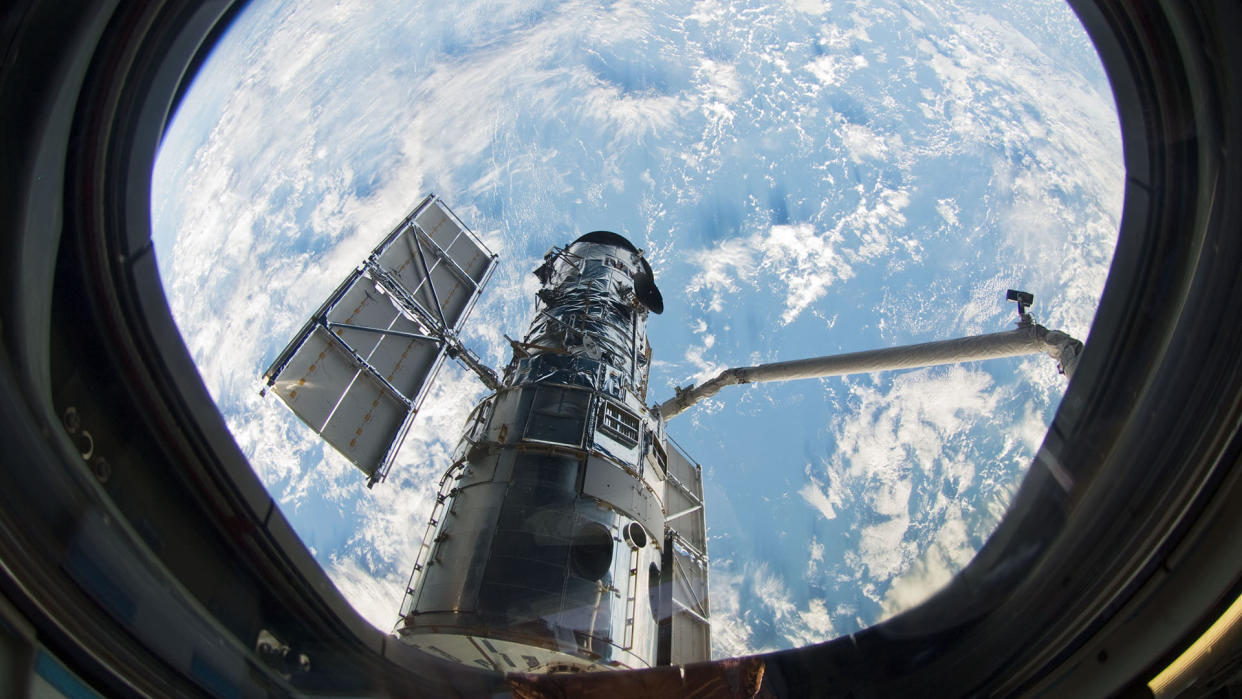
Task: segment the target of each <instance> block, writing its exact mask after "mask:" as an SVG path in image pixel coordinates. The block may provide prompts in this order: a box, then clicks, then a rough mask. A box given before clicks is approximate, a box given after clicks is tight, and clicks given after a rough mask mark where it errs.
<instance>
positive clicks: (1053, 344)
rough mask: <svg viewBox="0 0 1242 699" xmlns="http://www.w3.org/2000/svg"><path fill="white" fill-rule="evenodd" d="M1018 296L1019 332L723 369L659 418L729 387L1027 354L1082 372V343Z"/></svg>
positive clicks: (682, 392)
mask: <svg viewBox="0 0 1242 699" xmlns="http://www.w3.org/2000/svg"><path fill="white" fill-rule="evenodd" d="M1019 293H1023V294H1024V295H1023V296H1022V297H1021V298H1020V299H1014V298H1011V299H1010V300H1018V301H1019V309H1020V312H1019V321H1018V328H1017V329H1016V330H1010V331H1007V332H1000V333H991V334H988V335H978V336H975V337H963V338H959V339H956V340H942V341H939V342H925V343H923V344H918V345H907V346H905V347H888V348H885V349H878V350H868V351H866V352H851V353H849V354H837V355H829V356H826V357H812V358H810V359H797V360H794V361H789V362H774V363H772V364H760V365H758V366H750V367H737V368H733V369H725V370H724V371H722V372H721V373H720V374H718V375H717V376H716V377H715V378H713V379H710V380H708V381H706V382H704V383H702V384H700V385H698V386H693V387H690V388H685V389H681V388H679V389H676V390H677V395H675V396H674V397H672V398H670V399H669V400H666V401H664V402H663V403H661V404H660V406H659V411H660V415H662V416H663V417H664V419H665V420H668V419H671V418H673V417H674V416H676V415H680V414H681V413H683V412H685V411H686V410H687V409H689V408H690V407H691V406H693V405H694V404H695V403H698V402H699V401H701V400H703V399H705V398H710V397H711V396H714V395H716V394H717V393H719V392H720V389H722V388H724V387H725V386H735V385H738V384H745V383H761V382H766V381H790V380H793V379H811V378H821V377H825V376H844V375H847V374H864V373H869V372H873V371H891V370H893V369H914V368H917V367H925V366H936V365H939V364H956V363H958V362H967V361H975V360H982V359H998V358H1001V357H1018V356H1023V355H1028V354H1039V353H1044V354H1047V355H1048V356H1050V357H1052V358H1053V359H1055V360H1057V368H1058V369H1059V370H1060V371H1061V373H1063V374H1065V375H1066V377H1072V376H1073V374H1074V370H1075V369H1076V368H1077V366H1078V356H1079V354H1081V352H1082V348H1083V344H1082V342H1080V341H1078V340H1075V339H1074V338H1072V337H1070V336H1069V335H1068V334H1066V333H1064V332H1062V331H1060V330H1049V329H1048V328H1045V327H1044V326H1042V325H1038V324H1036V323H1035V322H1034V320H1033V319H1032V317H1031V315H1030V314H1029V313H1027V312H1026V308H1025V306H1026V305H1029V304H1030V302H1031V301H1030V298H1031V297H1030V294H1025V292H1019Z"/></svg>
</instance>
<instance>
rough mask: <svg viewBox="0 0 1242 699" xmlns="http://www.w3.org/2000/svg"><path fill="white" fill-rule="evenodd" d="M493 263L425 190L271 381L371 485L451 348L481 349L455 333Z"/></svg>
mask: <svg viewBox="0 0 1242 699" xmlns="http://www.w3.org/2000/svg"><path fill="white" fill-rule="evenodd" d="M495 265H496V256H495V255H493V254H492V253H491V252H489V251H488V249H487V248H486V246H484V245H483V243H482V241H480V240H479V239H478V237H477V236H475V235H474V233H472V232H471V231H470V230H469V229H468V228H467V227H466V226H465V224H463V223H462V222H461V221H460V219H458V218H457V217H456V216H455V215H454V214H453V212H452V211H451V210H449V208H448V207H447V206H445V205H444V204H443V203H442V202H441V201H440V200H439V199H437V198H435V197H432V196H429V197H427V198H426V199H424V200H423V201H422V202H421V203H420V204H419V205H418V206H417V207H415V209H414V211H412V212H411V213H410V215H409V216H407V217H406V218H405V219H404V220H403V221H402V222H401V223H400V224H398V225H397V227H396V228H394V229H393V230H392V232H391V233H389V234H388V235H387V236H386V237H385V238H384V240H383V241H382V242H381V243H380V244H379V245H378V246H376V247H375V249H374V250H373V251H372V253H371V255H370V256H369V257H368V258H367V260H366V261H365V262H363V264H362V265H360V266H359V267H358V268H357V269H356V270H354V271H353V272H352V273H351V274H350V275H349V276H348V277H346V279H345V281H344V282H342V283H341V285H340V286H338V287H337V289H336V291H334V292H333V293H332V294H331V295H330V296H329V297H328V299H327V301H325V302H324V303H323V305H321V306H320V307H319V310H318V311H316V312H315V314H314V315H313V316H312V317H311V318H310V320H308V321H307V322H306V324H305V325H303V327H302V329H301V331H300V332H299V333H298V334H297V335H296V336H295V337H294V338H293V340H292V341H291V342H290V343H289V344H288V345H287V346H286V347H285V349H284V351H282V352H281V353H280V355H279V356H278V357H277V358H276V361H275V362H273V363H272V365H271V367H269V368H268V370H267V372H265V374H264V379H265V380H266V382H267V385H268V386H269V387H271V388H272V390H273V391H274V392H275V393H276V395H278V396H280V398H281V399H282V400H283V401H284V402H285V404H287V405H288V406H289V408H290V409H292V410H293V412H294V414H295V415H297V416H298V417H299V418H300V419H301V420H302V421H303V422H305V423H306V424H307V425H309V426H310V427H311V428H312V429H313V430H315V432H316V433H318V434H319V435H320V436H321V437H323V439H324V441H326V442H327V443H328V444H330V445H332V447H333V448H335V449H336V450H337V451H339V452H341V453H342V454H344V455H345V457H346V458H348V459H349V460H350V461H351V462H353V464H354V465H355V466H357V467H358V468H359V469H360V470H361V471H362V472H363V473H365V474H367V477H368V479H369V480H368V484H369V485H370V484H374V483H375V482H376V481H378V480H382V479H383V478H384V477H385V476H386V475H387V473H388V470H389V469H390V468H391V466H392V460H393V458H394V456H395V455H396V452H397V449H398V448H399V447H400V446H401V442H402V441H403V439H404V437H405V433H406V431H407V430H408V429H409V425H410V421H411V420H412V419H413V418H414V415H415V414H416V413H417V412H418V408H419V406H420V405H421V404H422V400H423V398H424V396H425V395H426V392H427V389H428V387H429V386H430V384H431V382H432V380H433V379H434V378H435V375H436V371H437V370H438V369H439V367H440V364H441V363H442V362H443V361H444V356H445V354H446V353H448V352H449V351H453V354H465V355H468V356H470V357H473V355H470V354H469V353H468V352H465V350H464V348H462V347H461V345H460V342H459V341H458V340H457V332H458V330H460V328H461V326H462V324H463V323H464V322H465V319H466V317H467V316H468V315H469V313H470V310H471V309H472V308H473V306H474V303H475V301H476V300H477V299H478V297H479V293H480V292H481V291H482V288H483V285H484V284H486V282H487V280H488V278H489V277H490V276H491V273H492V270H493V269H494V268H495ZM472 368H473V367H472Z"/></svg>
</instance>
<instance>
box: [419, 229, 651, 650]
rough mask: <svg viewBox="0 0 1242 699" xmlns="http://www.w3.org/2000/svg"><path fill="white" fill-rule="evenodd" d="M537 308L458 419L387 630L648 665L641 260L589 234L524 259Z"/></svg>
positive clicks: (432, 646)
mask: <svg viewBox="0 0 1242 699" xmlns="http://www.w3.org/2000/svg"><path fill="white" fill-rule="evenodd" d="M535 274H536V275H537V276H538V277H539V279H540V282H541V284H542V286H541V289H540V290H539V293H538V297H539V299H538V303H537V304H536V306H537V311H536V314H535V317H534V320H533V321H532V322H531V325H530V329H529V331H528V333H527V334H526V336H525V338H524V341H523V342H521V343H514V358H513V360H512V362H511V363H510V364H509V366H508V367H507V369H506V371H505V376H504V379H503V382H502V383H503V385H502V387H501V388H500V390H498V391H497V392H496V393H495V394H493V395H492V396H490V397H489V398H488V399H487V400H485V401H484V402H483V403H482V404H480V405H479V406H478V407H477V408H476V409H475V411H474V413H473V414H472V415H471V419H470V421H469V424H468V425H467V428H466V434H465V435H464V436H463V438H462V442H461V445H460V446H459V448H458V451H457V454H456V456H455V462H454V468H453V469H452V470H450V474H451V476H449V477H447V478H446V481H445V484H444V487H443V489H442V497H441V501H440V503H439V504H438V505H437V508H436V514H435V515H434V516H433V530H432V532H431V535H429V537H428V541H429V543H428V546H427V549H426V554H425V556H423V555H420V562H419V564H418V566H421V570H418V571H417V574H416V575H415V576H414V579H415V584H414V585H413V589H412V590H410V591H408V593H407V595H406V599H405V602H404V604H403V605H402V610H401V611H402V620H401V623H400V625H399V628H398V633H399V635H400V636H401V638H402V639H403V640H404V641H405V642H407V643H410V644H412V645H415V646H418V647H420V648H422V649H424V650H426V651H428V652H431V653H434V654H437V655H440V656H442V657H448V658H451V659H454V660H457V661H459V662H463V663H469V664H477V665H479V666H481V667H486V668H495V669H497V670H500V671H504V672H515V671H520V672H541V671H551V670H571V669H599V668H639V667H647V666H651V665H654V664H655V657H656V645H657V635H658V626H659V624H658V619H657V613H658V609H657V608H658V606H659V604H660V602H659V593H658V591H657V589H656V588H657V581H659V580H660V565H661V547H662V546H663V545H664V542H663V540H662V539H663V534H664V514H663V506H662V502H661V500H662V497H663V492H664V491H663V479H664V473H663V470H662V466H663V464H661V463H660V460H659V458H658V456H659V454H661V453H662V450H659V449H656V448H655V447H654V446H653V445H655V444H658V443H660V442H661V441H662V440H663V439H664V435H663V433H662V430H663V425H662V423H661V422H660V421H659V420H658V419H656V418H655V417H654V416H653V415H652V414H651V412H650V411H649V410H648V409H647V407H646V406H645V394H646V386H647V373H648V365H649V362H650V351H649V349H648V346H647V334H646V319H647V315H648V311H651V310H654V311H656V312H659V311H660V310H662V301H661V300H660V295H659V291H658V290H657V289H656V287H655V284H654V281H653V280H652V275H651V268H650V266H649V265H648V264H647V262H646V261H645V260H644V259H643V258H642V256H641V254H640V253H639V252H638V251H637V250H636V249H635V248H634V246H633V245H632V244H631V243H630V242H629V241H627V240H626V239H625V238H623V237H621V236H619V235H616V234H614V233H607V232H602V231H600V232H595V233H589V234H587V235H585V236H582V237H581V238H579V239H578V240H577V241H575V242H574V243H573V244H571V245H569V246H568V247H567V248H564V249H559V248H558V249H554V250H553V251H551V252H549V253H548V255H547V256H546V257H545V260H544V264H543V265H542V266H541V267H540V268H539V269H537V270H536V271H535Z"/></svg>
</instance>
